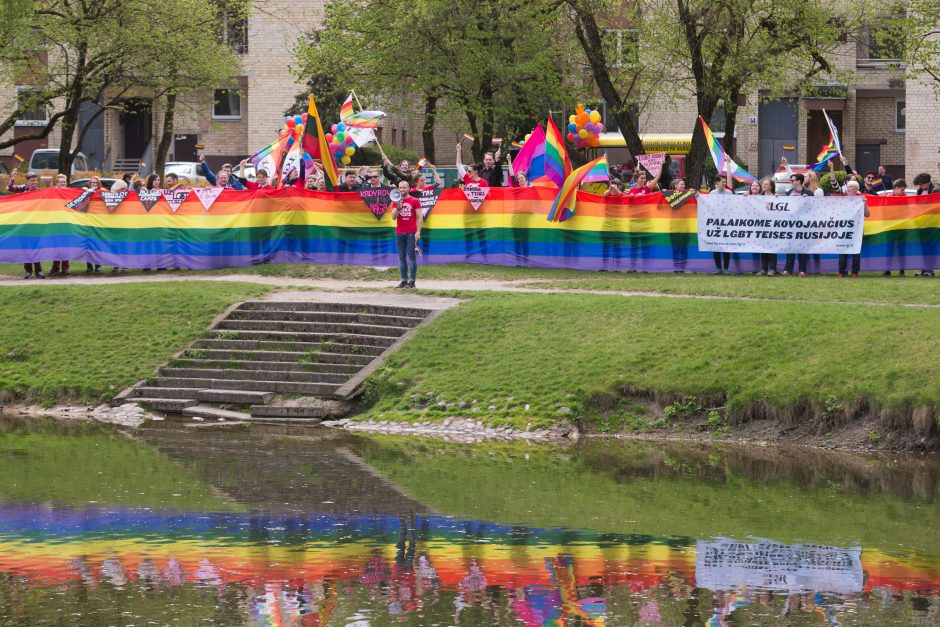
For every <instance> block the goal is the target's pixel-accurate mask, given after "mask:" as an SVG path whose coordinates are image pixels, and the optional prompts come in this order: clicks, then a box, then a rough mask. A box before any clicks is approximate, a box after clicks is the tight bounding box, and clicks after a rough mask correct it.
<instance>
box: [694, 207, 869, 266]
mask: <svg viewBox="0 0 940 627" xmlns="http://www.w3.org/2000/svg"><path fill="white" fill-rule="evenodd" d="M697 202H698V248H699V250H701V251H706V252H727V253H806V254H832V253H840V254H856V253H859V252H861V250H862V233H863V221H864V217H865V198H864V196H854V197H852V196H840V197H822V198H817V197H815V196H739V195H737V194H700V195H699V197H698V199H697Z"/></svg>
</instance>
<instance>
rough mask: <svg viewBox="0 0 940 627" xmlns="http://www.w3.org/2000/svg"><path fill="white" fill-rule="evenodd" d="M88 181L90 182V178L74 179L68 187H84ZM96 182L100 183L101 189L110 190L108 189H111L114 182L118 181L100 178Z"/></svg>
mask: <svg viewBox="0 0 940 627" xmlns="http://www.w3.org/2000/svg"><path fill="white" fill-rule="evenodd" d="M90 180H91V178H90V177H87V176H86V177H84V178H80V179H75V180H74V181H72V182H70V183H69V187H86V186H87V185H88V181H90ZM98 180H99V181H101V188H102V189H104V190H110V189H111V186H112V185H114V183H115V181H117V180H118V179H112V178H100V177H99V179H98Z"/></svg>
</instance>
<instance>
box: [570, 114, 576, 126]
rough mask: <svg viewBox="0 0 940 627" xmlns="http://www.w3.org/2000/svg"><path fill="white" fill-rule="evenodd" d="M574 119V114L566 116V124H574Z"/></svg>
mask: <svg viewBox="0 0 940 627" xmlns="http://www.w3.org/2000/svg"><path fill="white" fill-rule="evenodd" d="M574 119H575V118H574V114H573V113H572V114H571V115H569V116H568V124H574Z"/></svg>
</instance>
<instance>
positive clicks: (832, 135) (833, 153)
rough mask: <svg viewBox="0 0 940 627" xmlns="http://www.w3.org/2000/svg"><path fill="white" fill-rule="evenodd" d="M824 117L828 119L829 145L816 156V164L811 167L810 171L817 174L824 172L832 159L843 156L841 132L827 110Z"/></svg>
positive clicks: (824, 111)
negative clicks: (840, 139)
mask: <svg viewBox="0 0 940 627" xmlns="http://www.w3.org/2000/svg"><path fill="white" fill-rule="evenodd" d="M823 116H824V117H825V118H826V124H827V125H828V126H829V143H828V144H826V145H825V146H823V149H822V150H821V151H819V154H818V155H816V163H814V164H813V165H812V166H810V169H811V170H813V171H815V172H822V170H823V167H824V166H825V165H826V163H828V162H829V160H830V159H834V158H836V157H838V156H841V155H842V143H841V142H840V141H839V131H838V130H836V125H835V124H833V123H832V119H831V118H830V117H829V114H828V113H826V110H825V109H823Z"/></svg>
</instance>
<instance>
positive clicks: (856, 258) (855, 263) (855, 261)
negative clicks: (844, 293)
mask: <svg viewBox="0 0 940 627" xmlns="http://www.w3.org/2000/svg"><path fill="white" fill-rule="evenodd" d="M849 257H851V258H852V274H858V271H859V270H861V268H862V256H861V255H839V274H845V273H846V268H848V266H849Z"/></svg>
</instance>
